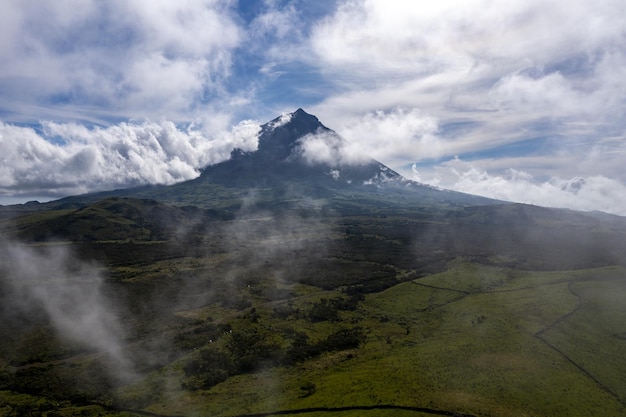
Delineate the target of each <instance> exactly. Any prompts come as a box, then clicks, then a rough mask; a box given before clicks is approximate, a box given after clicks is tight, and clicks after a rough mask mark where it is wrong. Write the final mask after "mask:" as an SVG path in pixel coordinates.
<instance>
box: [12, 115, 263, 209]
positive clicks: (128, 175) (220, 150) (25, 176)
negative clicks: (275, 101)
mask: <svg viewBox="0 0 626 417" xmlns="http://www.w3.org/2000/svg"><path fill="white" fill-rule="evenodd" d="M259 129H260V127H259V125H258V124H257V123H256V122H254V121H250V120H246V121H243V122H241V123H239V124H238V125H236V126H234V127H233V128H232V129H231V130H230V131H228V132H221V133H218V134H216V135H214V136H213V137H212V138H209V137H207V136H206V134H204V133H203V132H202V131H201V130H198V129H196V128H194V127H189V128H187V129H179V128H177V127H176V126H175V125H174V124H173V123H171V122H165V121H162V122H159V123H154V122H143V123H121V124H118V125H113V126H110V127H107V128H93V129H88V128H86V127H85V126H82V125H78V124H74V123H53V122H45V123H44V124H43V131H44V134H45V135H40V134H38V133H37V132H35V130H33V129H30V128H23V127H18V126H14V125H10V124H4V123H0V144H1V145H2V149H3V153H2V156H1V157H0V161H1V162H2V163H1V167H0V194H5V195H15V194H23V195H25V196H28V195H30V196H41V195H48V196H50V197H61V196H65V195H68V194H78V193H83V192H88V191H95V190H106V189H112V188H119V187H126V186H131V185H138V184H148V183H151V184H155V183H157V184H171V183H174V182H178V181H183V180H189V179H192V178H195V177H197V176H198V175H199V169H201V168H203V167H205V166H206V165H209V164H213V163H216V162H219V161H222V160H225V159H228V157H229V155H230V151H231V150H232V149H233V148H235V147H238V148H241V149H243V150H246V151H251V150H255V149H256V148H257V145H258V133H259Z"/></svg>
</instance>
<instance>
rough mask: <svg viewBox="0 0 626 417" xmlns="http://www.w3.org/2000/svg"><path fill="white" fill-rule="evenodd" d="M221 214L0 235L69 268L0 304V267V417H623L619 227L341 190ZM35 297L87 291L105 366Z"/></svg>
mask: <svg viewBox="0 0 626 417" xmlns="http://www.w3.org/2000/svg"><path fill="white" fill-rule="evenodd" d="M205 186H206V187H209V185H205ZM214 191H215V192H220V193H226V191H224V189H222V188H215V189H214ZM263 192H264V191H261V193H262V195H263ZM171 197H172V198H173V197H174V195H172V196H171ZM231 197H232V195H231ZM287 197H289V198H287ZM181 198H182V197H181ZM261 200H262V199H261ZM229 201H230V200H229ZM233 201H239V203H235V202H231V203H232V204H231V203H228V204H231V205H230V206H229V205H228V204H226V205H222V206H220V207H217V206H215V207H208V206H207V205H208V203H206V201H205V202H204V206H203V208H192V207H178V206H169V205H165V204H162V203H159V202H156V201H153V200H140V199H126V198H113V199H105V200H102V201H97V202H94V203H89V204H84V205H82V206H71V207H57V208H56V209H55V210H51V211H32V212H23V213H21V214H20V215H19V216H18V217H16V218H12V219H11V220H8V219H5V220H3V222H4V233H3V234H4V236H5V239H13V240H19V241H21V242H24V243H23V245H24V248H25V249H24V251H25V252H24V253H28V256H31V257H32V259H35V260H36V259H39V258H37V256H41V257H42V259H49V257H50V256H49V255H50V254H54V253H56V252H55V251H58V250H63V253H66V254H67V255H66V257H65V258H64V259H65V261H63V262H64V263H59V262H57V263H54V268H52V267H50V266H48V267H46V268H43V269H42V270H43V271H46V273H45V274H43V275H44V277H43V278H42V279H43V281H37V282H34V281H33V282H32V283H31V282H30V281H28V280H26V281H25V282H26V284H24V286H20V287H19V288H18V287H17V286H16V285H15V284H12V281H11V279H12V277H11V276H10V274H12V273H14V271H12V270H10V269H8V267H6V265H5V266H3V267H2V268H0V277H2V280H0V303H1V304H0V305H2V308H0V313H1V314H2V317H0V319H1V320H0V337H1V338H2V339H1V340H2V343H0V416H18V415H20V416H22V415H33V416H49V417H56V416H74V415H85V416H90V415H93V416H96V415H102V416H105V415H107V416H108V415H110V416H135V415H158V416H187V415H216V416H250V415H272V413H273V412H277V411H280V412H281V414H283V415H289V413H288V412H287V411H286V410H294V414H295V413H296V412H297V413H299V414H300V413H301V414H303V415H307V416H308V415H310V416H322V415H324V416H329V415H341V416H351V415H354V416H356V415H359V416H367V415H380V413H381V412H382V411H381V410H384V414H385V415H392V416H405V415H407V416H408V415H411V416H420V415H424V416H427V415H433V414H436V415H465V416H488V415H497V416H519V415H528V416H545V415H550V416H559V415H562V416H578V415H580V416H588V415H604V416H620V415H624V413H626V406H625V405H626V395H624V393H626V382H625V381H624V378H623V375H625V374H626V365H624V364H623V361H622V360H621V359H622V358H623V357H625V356H626V328H624V323H626V307H625V306H624V303H623V302H622V300H623V299H624V297H625V296H626V268H625V266H624V261H623V259H622V258H621V257H620V256H621V254H622V253H624V249H626V248H625V245H626V239H624V238H625V237H626V224H625V222H622V221H620V220H615V219H612V220H611V222H610V223H606V222H605V220H603V219H602V218H599V217H597V216H596V215H593V214H590V215H580V214H577V213H567V212H565V214H563V213H560V214H558V215H555V214H554V212H553V211H550V210H547V209H545V210H544V209H539V208H534V207H531V206H519V205H502V206H485V207H484V208H477V207H468V208H463V207H459V206H450V205H445V204H439V205H437V204H434V203H433V204H432V205H430V206H429V205H427V204H426V205H422V206H416V207H415V208H412V206H411V204H413V203H412V202H410V201H408V202H402V201H398V203H397V204H391V203H389V198H387V197H385V196H382V195H378V196H376V195H374V196H370V197H368V198H366V196H365V194H359V193H358V192H352V194H349V193H347V192H342V193H339V192H337V194H336V195H335V196H334V197H333V198H332V199H329V200H328V201H326V202H325V203H323V202H321V201H317V202H316V201H313V200H311V199H310V198H308V199H306V198H304V197H300V198H298V196H294V195H287V194H285V195H283V198H282V199H276V198H275V195H273V196H268V199H267V201H266V202H264V203H263V204H259V205H254V204H252V205H250V204H248V205H246V204H243V203H241V200H237V199H236V198H234V197H233ZM405 203H406V204H405ZM220 204H225V203H223V202H222V203H220ZM233 207H234V208H235V209H233ZM546 210H547V211H546ZM570 216H571V217H570ZM581 216H582V217H581ZM572 224H575V225H576V227H575V228H573V227H571V225H572ZM3 265H4V264H3ZM89 271H90V273H93V276H86V275H85V274H86V273H87V272H89ZM25 276H26V275H25ZM28 277H30V276H28ZM94 277H98V278H94ZM29 279H30V278H29ZM20 285H21V284H20ZM42 288H44V289H47V290H49V291H51V289H57V291H58V292H59V294H61V295H63V296H65V297H69V296H72V294H76V292H77V291H78V294H85V296H90V295H93V294H92V291H97V294H98V295H99V298H97V297H96V298H93V300H95V302H94V303H96V302H97V303H100V302H101V304H102V305H101V306H104V307H107V308H108V309H109V310H110V311H109V312H110V314H107V315H103V316H102V317H104V318H106V320H108V321H103V322H97V323H96V325H102V326H103V329H104V330H106V329H108V327H107V326H108V325H109V324H110V323H109V322H115V323H119V326H118V327H115V328H113V330H110V331H109V333H110V334H111V335H113V336H112V337H116V338H117V342H118V344H119V349H118V350H115V349H114V348H111V347H105V346H99V345H98V344H94V343H86V341H85V340H80V337H76V336H72V337H70V336H68V335H67V334H66V333H68V331H67V330H64V328H62V327H59V324H58V323H57V322H56V321H55V318H54V316H53V315H52V314H51V313H50V307H49V306H48V307H46V306H45V305H43V304H41V303H39V304H38V303H35V302H32V300H30V299H29V298H28V297H27V296H25V295H24V294H31V293H33V294H34V293H35V292H36V291H39V290H41V289H42ZM18 289H19V291H18ZM20 291H21V292H20ZM29 291H30V292H29ZM55 294H56V293H55ZM29 300H30V301H29ZM59 300H63V298H62V297H61V298H59ZM98 300H104V301H98ZM105 301H108V302H105ZM60 303H61V304H63V302H62V301H60ZM26 305H27V306H28V308H26ZM101 306H100V305H98V307H101ZM95 307H96V306H95V305H94V308H95ZM46 308H48V310H46ZM68 308H69V306H67V305H60V306H59V308H58V309H54V311H57V310H58V311H60V312H61V313H62V312H63V311H64V309H65V310H67V309H68ZM103 323H104V324H103ZM78 334H79V335H81V333H78ZM82 337H83V338H85V337H87V334H82ZM91 337H97V335H96V336H91ZM114 347H115V346H114ZM116 355H117V356H116Z"/></svg>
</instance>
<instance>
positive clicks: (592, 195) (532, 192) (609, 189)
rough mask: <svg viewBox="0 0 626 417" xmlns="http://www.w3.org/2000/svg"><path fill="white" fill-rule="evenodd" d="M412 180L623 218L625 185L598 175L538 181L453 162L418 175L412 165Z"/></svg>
mask: <svg viewBox="0 0 626 417" xmlns="http://www.w3.org/2000/svg"><path fill="white" fill-rule="evenodd" d="M455 165H456V166H457V167H458V169H457V167H455ZM412 177H413V179H414V180H416V181H421V182H424V183H426V184H430V185H434V186H437V187H442V188H446V189H450V190H455V191H461V192H464V193H469V194H475V195H481V196H484V197H489V198H494V199H499V200H505V201H513V202H517V203H527V204H535V205H539V206H545V207H559V208H569V209H573V210H582V211H593V210H598V211H604V212H607V213H612V214H618V215H622V216H626V184H625V183H624V182H621V181H619V180H616V179H612V178H607V177H605V176H602V175H595V176H587V177H572V178H561V177H558V176H555V177H551V178H549V179H547V180H545V181H541V180H537V179H536V178H534V177H533V176H532V175H531V174H529V173H528V172H525V171H519V170H515V169H508V170H507V171H506V172H504V173H502V174H490V173H488V172H487V171H485V170H483V169H481V168H478V167H475V166H472V164H468V163H462V162H461V161H456V163H453V164H449V165H448V166H447V167H446V168H443V167H439V168H438V169H436V170H435V172H426V173H422V172H420V171H419V170H418V169H417V168H416V167H415V166H414V167H413V176H412Z"/></svg>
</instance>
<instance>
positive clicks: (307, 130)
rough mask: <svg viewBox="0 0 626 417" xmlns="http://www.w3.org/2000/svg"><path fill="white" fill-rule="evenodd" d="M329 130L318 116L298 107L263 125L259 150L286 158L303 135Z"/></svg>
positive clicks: (276, 156)
mask: <svg viewBox="0 0 626 417" xmlns="http://www.w3.org/2000/svg"><path fill="white" fill-rule="evenodd" d="M328 130H330V129H328V128H327V127H326V126H324V125H323V124H322V123H320V121H319V119H318V118H317V117H315V116H313V115H312V114H309V113H307V112H305V111H304V110H302V108H298V110H296V111H294V112H293V113H285V114H283V115H281V116H279V117H277V118H275V119H274V120H272V121H270V122H268V123H266V124H264V125H263V126H261V134H260V135H259V148H258V150H259V152H260V153H261V154H266V155H272V157H273V158H277V159H285V158H287V157H288V156H289V155H290V154H291V151H292V149H293V147H294V146H295V145H296V143H297V142H298V140H299V139H300V138H301V137H303V136H306V135H309V134H315V133H318V132H319V131H328Z"/></svg>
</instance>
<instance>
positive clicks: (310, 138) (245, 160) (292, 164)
mask: <svg viewBox="0 0 626 417" xmlns="http://www.w3.org/2000/svg"><path fill="white" fill-rule="evenodd" d="M109 197H130V198H142V199H153V200H156V201H159V202H161V203H165V204H172V205H176V206H186V205H193V206H196V207H201V208H205V209H206V208H210V209H226V210H232V209H237V208H238V207H240V206H241V205H242V204H243V202H244V201H246V202H247V203H249V202H250V200H251V199H252V200H254V202H255V204H260V205H263V206H268V205H271V206H282V207H284V206H285V204H287V203H286V202H289V204H291V203H293V202H295V201H301V200H302V199H311V198H313V199H324V200H325V202H326V204H327V205H329V206H330V207H332V208H334V209H337V210H339V211H340V212H343V211H345V210H347V211H349V212H354V210H357V211H364V212H365V213H372V212H377V211H379V210H380V209H382V208H384V209H386V210H392V211H393V210H398V209H404V208H410V209H411V210H413V209H415V208H416V207H422V208H424V207H436V208H437V209H440V208H442V207H466V206H474V205H484V204H494V203H496V204H501V203H502V202H499V201H495V200H490V199H487V198H483V197H478V196H473V195H469V194H463V193H459V192H453V191H447V190H440V189H436V188H434V187H431V186H427V185H424V184H420V183H418V182H415V181H411V180H408V179H406V178H404V177H403V176H402V175H400V174H399V173H397V172H395V171H394V170H393V169H391V168H389V167H387V166H385V165H384V164H382V163H381V162H379V161H376V160H375V159H373V158H371V157H369V156H367V155H364V154H362V153H360V152H359V151H358V150H356V146H353V144H350V143H348V142H347V141H346V140H345V139H343V138H342V137H341V136H340V135H338V134H337V133H336V132H335V131H333V130H331V129H329V128H328V127H326V126H324V125H323V124H322V123H321V122H320V121H319V119H318V118H317V117H315V116H313V115H311V114H308V113H306V112H305V111H304V110H302V109H298V110H296V111H295V112H293V113H287V114H284V115H282V116H279V117H277V118H275V119H274V120H271V121H269V122H268V123H265V124H264V125H262V126H261V127H260V132H259V138H258V149H257V150H256V151H251V152H245V151H243V150H241V149H234V150H233V151H232V152H231V157H230V159H228V160H226V161H223V162H220V163H217V164H215V165H210V166H207V167H205V168H204V169H203V170H202V172H201V175H200V176H199V177H198V178H196V179H193V180H190V181H184V182H181V183H178V184H174V185H170V186H164V185H147V186H141V187H134V188H128V189H120V190H113V191H105V192H98V193H91V194H85V195H80V196H73V197H67V198H63V199H60V200H57V201H54V202H50V203H45V204H34V203H29V204H26V205H23V206H13V207H12V208H11V209H9V208H8V207H6V208H4V211H5V212H6V211H7V210H11V211H13V210H16V211H21V212H23V211H39V210H42V209H53V208H78V207H82V206H84V205H85V204H92V203H95V202H97V201H100V200H102V199H104V198H109ZM247 203H246V204H247Z"/></svg>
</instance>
